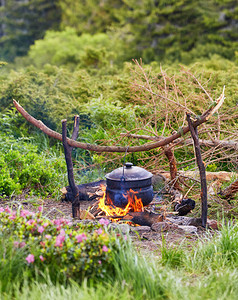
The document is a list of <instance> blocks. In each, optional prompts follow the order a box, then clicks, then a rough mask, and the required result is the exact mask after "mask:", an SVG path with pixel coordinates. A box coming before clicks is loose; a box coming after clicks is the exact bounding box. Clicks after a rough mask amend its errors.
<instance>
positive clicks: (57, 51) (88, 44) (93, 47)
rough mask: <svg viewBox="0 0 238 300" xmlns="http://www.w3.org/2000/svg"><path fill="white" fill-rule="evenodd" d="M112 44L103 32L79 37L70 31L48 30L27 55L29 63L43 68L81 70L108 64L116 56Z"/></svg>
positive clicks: (67, 29)
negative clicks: (54, 66)
mask: <svg viewBox="0 0 238 300" xmlns="http://www.w3.org/2000/svg"><path fill="white" fill-rule="evenodd" d="M113 48H114V43H113V42H112V41H111V39H110V37H109V36H108V35H107V34H105V33H97V34H95V35H90V34H86V33H84V34H82V35H81V36H78V35H77V33H76V30H75V29H73V28H66V29H65V30H64V31H61V32H56V31H47V32H46V35H45V37H44V39H43V40H37V41H36V42H35V44H34V45H33V46H31V48H30V51H29V53H28V55H29V58H30V59H31V62H32V63H33V64H34V65H35V66H37V67H42V66H44V65H45V64H48V63H49V64H52V65H57V66H61V65H68V66H70V67H72V68H75V65H78V64H80V65H81V64H82V65H83V66H84V67H89V66H90V67H99V66H103V65H105V64H107V65H108V64H109V63H108V62H109V60H110V59H112V58H113V57H114V58H115V56H116V51H114V52H112V51H113Z"/></svg>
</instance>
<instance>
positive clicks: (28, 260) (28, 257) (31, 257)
mask: <svg viewBox="0 0 238 300" xmlns="http://www.w3.org/2000/svg"><path fill="white" fill-rule="evenodd" d="M26 261H27V262H28V264H31V263H33V262H34V261H35V257H34V255H33V254H29V255H28V256H27V257H26Z"/></svg>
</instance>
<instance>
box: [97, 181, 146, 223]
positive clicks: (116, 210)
mask: <svg viewBox="0 0 238 300" xmlns="http://www.w3.org/2000/svg"><path fill="white" fill-rule="evenodd" d="M102 190H103V192H104V193H103V197H102V198H101V199H100V200H99V204H98V207H99V208H100V209H101V210H102V211H104V212H105V213H106V216H114V217H116V216H125V215H126V214H128V212H130V211H133V212H136V211H144V206H143V203H142V201H141V199H140V198H137V196H136V193H138V192H135V191H133V190H132V189H130V190H129V191H128V192H127V195H123V196H124V197H125V198H127V199H128V203H127V205H126V207H125V208H120V207H117V206H115V205H113V203H112V201H111V200H110V199H109V201H108V199H107V202H110V203H108V205H107V204H105V199H106V187H105V186H102Z"/></svg>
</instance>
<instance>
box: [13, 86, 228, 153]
mask: <svg viewBox="0 0 238 300" xmlns="http://www.w3.org/2000/svg"><path fill="white" fill-rule="evenodd" d="M224 91H225V87H224V88H223V92H222V94H221V96H220V97H219V99H218V100H217V101H216V102H215V104H214V106H212V107H210V108H209V109H207V110H206V111H205V112H204V113H203V114H202V116H201V117H200V118H199V119H197V120H196V121H194V122H193V126H194V128H195V127H197V126H199V125H201V124H202V123H204V122H206V121H207V120H208V119H209V118H210V117H211V116H212V115H213V114H214V113H215V112H216V111H217V110H218V109H219V108H220V107H221V105H222V103H223V102H224V98H225V96H224ZM13 103H14V105H15V107H16V109H17V110H18V111H19V113H20V114H21V115H22V116H23V117H24V118H25V119H26V120H27V121H28V122H30V123H31V124H33V125H34V126H36V127H37V128H39V129H40V130H42V131H43V132H44V133H45V134H47V135H49V136H50V137H53V138H56V139H58V140H60V141H62V135H61V134H60V133H58V132H56V131H54V130H52V129H50V128H48V127H47V126H46V125H45V124H44V123H43V122H42V121H40V120H37V119H35V118H34V117H32V116H31V115H30V114H29V113H28V112H26V111H25V110H24V108H23V107H22V106H21V105H20V104H19V103H18V102H17V101H15V100H13ZM188 131H189V127H188V126H186V127H183V128H182V129H181V130H180V131H179V132H176V133H174V134H173V135H171V136H169V137H167V138H164V139H163V140H161V141H156V142H154V143H147V144H144V145H141V146H134V147H128V148H127V147H120V146H99V145H93V144H87V143H81V142H76V141H74V140H72V139H69V138H67V143H68V145H69V146H71V147H75V148H81V149H86V150H89V151H96V152H125V151H126V149H127V151H128V152H141V151H148V150H151V149H155V148H158V147H163V146H165V145H167V144H169V143H171V142H173V141H174V140H176V139H178V138H179V137H181V135H184V134H186V133H187V132H188Z"/></svg>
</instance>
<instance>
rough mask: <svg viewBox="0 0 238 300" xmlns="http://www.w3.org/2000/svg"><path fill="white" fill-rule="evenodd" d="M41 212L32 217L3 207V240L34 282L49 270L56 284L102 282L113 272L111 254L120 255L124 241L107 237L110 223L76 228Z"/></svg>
mask: <svg viewBox="0 0 238 300" xmlns="http://www.w3.org/2000/svg"><path fill="white" fill-rule="evenodd" d="M42 209H43V208H42V207H39V212H37V213H32V212H30V211H28V210H23V209H22V210H18V211H17V212H16V211H12V210H11V209H9V208H2V207H0V217H1V218H0V229H1V230H0V232H1V233H0V238H1V239H2V237H5V238H6V239H8V240H9V241H11V242H12V245H13V247H14V249H15V250H14V251H15V255H17V253H18V252H19V251H20V252H21V253H22V255H21V257H20V258H19V259H20V260H23V261H24V265H23V266H22V268H25V269H26V270H28V271H29V274H31V276H32V278H31V279H33V278H35V276H37V274H38V276H40V274H41V272H45V271H46V270H48V272H49V275H50V278H51V280H53V281H54V282H55V280H60V281H62V280H68V279H73V280H75V281H77V282H80V281H82V280H83V279H84V278H86V277H90V279H91V280H96V279H103V278H104V277H105V275H106V274H107V276H108V275H109V274H110V272H112V271H113V267H112V252H116V251H118V250H119V247H122V245H123V243H120V241H122V238H121V239H119V238H116V236H115V235H113V234H111V235H109V234H108V232H107V229H106V225H107V224H108V223H107V222H106V221H107V220H103V219H102V222H100V221H99V223H100V224H102V225H100V224H99V223H98V225H92V224H89V225H82V224H79V225H76V226H73V225H72V224H71V223H70V222H69V221H67V220H65V219H56V220H53V221H49V220H47V219H44V218H42V217H41V211H42ZM23 250H24V251H23ZM8 263H9V261H8V260H7V259H5V260H2V261H1V262H0V265H1V268H0V269H1V270H2V269H4V268H5V267H6V265H7V264H8ZM19 271H20V270H19ZM19 271H18V272H19ZM29 279H30V278H29Z"/></svg>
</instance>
